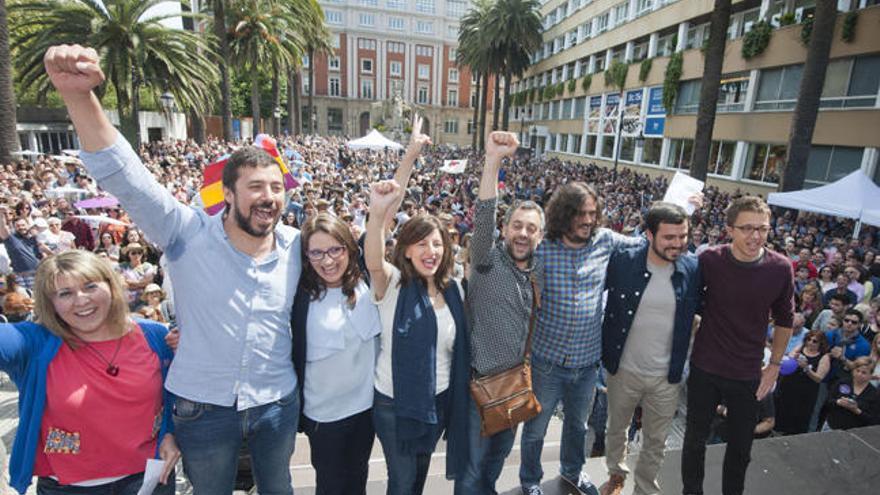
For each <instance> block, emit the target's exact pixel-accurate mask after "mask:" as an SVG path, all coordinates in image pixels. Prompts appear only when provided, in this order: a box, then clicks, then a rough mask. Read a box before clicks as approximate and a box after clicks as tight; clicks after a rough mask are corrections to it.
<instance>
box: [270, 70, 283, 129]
mask: <svg viewBox="0 0 880 495" xmlns="http://www.w3.org/2000/svg"><path fill="white" fill-rule="evenodd" d="M279 74H280V73H279V71H277V70H275V71H272V130H271V131H270V132H271V133H272V135H273V136H280V135H281V81H280V80H279V79H280V78H281V76H280V75H279Z"/></svg>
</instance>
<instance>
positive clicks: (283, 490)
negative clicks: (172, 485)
mask: <svg viewBox="0 0 880 495" xmlns="http://www.w3.org/2000/svg"><path fill="white" fill-rule="evenodd" d="M299 413H300V404H299V394H298V393H297V392H296V391H293V392H291V393H290V394H288V395H287V396H286V397H283V398H281V399H280V400H277V401H275V402H270V403H268V404H263V405H261V406H257V407H252V408H250V409H245V410H243V411H238V410H236V408H235V406H232V407H224V406H217V405H213V404H206V403H203V402H193V401H190V400H187V399H183V398H180V397H178V398H177V404H176V405H175V407H174V427H175V432H174V435H175V438H176V440H177V445H178V446H179V447H180V452H181V454H182V455H183V470H184V472H185V473H186V476H187V477H188V478H189V480H190V482H191V483H192V486H193V494H194V495H223V494H232V490H233V488H234V484H235V474H236V471H237V469H236V467H237V465H238V453H239V450H240V449H241V445H242V443H243V442H246V444H247V448H248V451H249V452H250V455H251V465H252V469H253V474H254V480H255V482H256V484H257V488H258V489H259V491H260V495H292V494H293V486H292V483H291V479H290V456H291V455H293V447H294V442H295V441H296V428H297V424H298V422H299Z"/></svg>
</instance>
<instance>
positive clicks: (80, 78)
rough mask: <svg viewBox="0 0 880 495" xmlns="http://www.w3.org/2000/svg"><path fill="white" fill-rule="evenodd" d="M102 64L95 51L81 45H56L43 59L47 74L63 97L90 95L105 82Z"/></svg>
mask: <svg viewBox="0 0 880 495" xmlns="http://www.w3.org/2000/svg"><path fill="white" fill-rule="evenodd" d="M100 62H101V59H100V57H98V53H97V52H96V51H95V50H94V49H92V48H85V47H83V46H80V45H56V46H53V47H51V48H49V50H47V51H46V55H45V56H44V57H43V64H44V65H45V67H46V74H48V75H49V80H51V81H52V84H53V85H54V86H55V89H57V90H58V92H59V93H61V96H62V97H64V96H75V95H83V94H88V93H89V92H90V91H91V90H92V89H93V88H95V87H96V86H98V85H99V84H101V83H102V82H104V71H102V70H101V66H100Z"/></svg>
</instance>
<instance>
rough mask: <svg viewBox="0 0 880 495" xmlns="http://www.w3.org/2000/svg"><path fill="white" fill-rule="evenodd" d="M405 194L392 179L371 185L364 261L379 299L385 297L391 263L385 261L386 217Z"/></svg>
mask: <svg viewBox="0 0 880 495" xmlns="http://www.w3.org/2000/svg"><path fill="white" fill-rule="evenodd" d="M402 196H403V190H402V189H401V187H400V185H399V184H398V183H397V182H395V181H392V180H386V181H382V182H376V183H373V184H371V185H370V218H369V220H367V237H366V239H365V240H364V262H365V263H366V265H367V271H369V272H370V286H371V288H372V291H373V294H374V295H375V297H376V299H377V300H381V299H382V298H384V297H385V290H386V289H388V280H389V279H390V277H391V265H390V264H389V263H388V262H387V261H385V225H384V223H385V222H384V218H385V216H386V214H387V213H388V210H389V209H390V208H392V207H393V206H394V205H396V204H399V202H400V198H401V197H402Z"/></svg>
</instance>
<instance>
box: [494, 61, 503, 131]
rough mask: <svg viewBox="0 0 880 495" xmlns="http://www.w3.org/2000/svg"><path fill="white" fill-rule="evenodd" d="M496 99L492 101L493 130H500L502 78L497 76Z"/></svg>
mask: <svg viewBox="0 0 880 495" xmlns="http://www.w3.org/2000/svg"><path fill="white" fill-rule="evenodd" d="M493 96H494V97H495V98H494V99H493V101H492V130H493V131H497V130H498V112H500V111H501V76H500V74H495V94H494V95H493Z"/></svg>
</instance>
